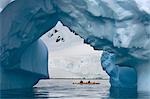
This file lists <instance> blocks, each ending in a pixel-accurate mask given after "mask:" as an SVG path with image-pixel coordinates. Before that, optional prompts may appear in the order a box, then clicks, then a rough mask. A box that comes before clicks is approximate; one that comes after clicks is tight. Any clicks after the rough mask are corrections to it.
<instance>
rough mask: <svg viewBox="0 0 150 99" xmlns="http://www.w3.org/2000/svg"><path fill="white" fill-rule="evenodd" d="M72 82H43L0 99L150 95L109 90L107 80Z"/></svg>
mask: <svg viewBox="0 0 150 99" xmlns="http://www.w3.org/2000/svg"><path fill="white" fill-rule="evenodd" d="M72 82H73V80H44V81H40V82H39V84H38V85H37V86H35V87H34V88H33V89H15V90H5V91H0V99H116V98H117V99H143V98H144V99H150V93H145V92H138V93H137V91H136V88H135V89H122V88H114V87H111V88H110V85H109V82H108V80H98V81H96V82H100V84H98V85H76V84H72ZM76 82H78V81H76Z"/></svg>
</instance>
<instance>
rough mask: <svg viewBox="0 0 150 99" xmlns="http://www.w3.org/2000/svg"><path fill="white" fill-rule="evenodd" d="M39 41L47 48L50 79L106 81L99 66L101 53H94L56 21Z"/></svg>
mask: <svg viewBox="0 0 150 99" xmlns="http://www.w3.org/2000/svg"><path fill="white" fill-rule="evenodd" d="M40 39H41V40H42V41H43V42H44V43H45V44H46V46H47V48H48V52H49V54H48V73H49V77H50V79H52V78H69V79H70V78H75V79H77V78H79V79H83V78H84V79H99V78H100V79H108V75H107V74H106V73H105V72H104V71H103V70H102V67H101V66H100V65H101V64H100V61H99V59H100V55H101V53H102V51H96V50H94V49H93V47H91V46H90V45H88V44H85V43H84V39H83V38H81V37H80V36H79V35H77V34H76V33H74V32H72V31H70V29H69V28H68V27H67V26H64V25H63V23H61V22H60V21H58V23H57V24H56V26H55V27H53V28H52V29H51V30H50V31H48V32H47V33H45V34H44V35H42V37H40Z"/></svg>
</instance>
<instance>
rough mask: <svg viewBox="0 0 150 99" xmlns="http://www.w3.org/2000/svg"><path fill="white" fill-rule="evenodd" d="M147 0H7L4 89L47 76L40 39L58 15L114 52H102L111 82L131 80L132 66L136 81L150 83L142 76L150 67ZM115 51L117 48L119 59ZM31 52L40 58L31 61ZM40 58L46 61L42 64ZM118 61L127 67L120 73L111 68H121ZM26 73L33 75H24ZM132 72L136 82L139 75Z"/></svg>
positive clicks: (1, 30) (2, 28)
mask: <svg viewBox="0 0 150 99" xmlns="http://www.w3.org/2000/svg"><path fill="white" fill-rule="evenodd" d="M149 3H150V2H149V1H148V0H143V1H142V2H141V1H140V0H130V1H129V0H107V1H106V0H82V1H81V0H16V1H14V2H12V3H10V4H8V5H7V7H5V8H4V9H3V11H2V12H1V14H0V22H1V24H0V39H1V42H0V48H1V51H0V55H1V56H0V57H1V59H0V61H1V66H0V67H1V68H0V70H1V75H0V76H1V82H0V84H1V89H7V88H6V87H5V86H7V85H8V86H7V87H8V88H13V87H14V88H22V87H31V86H33V85H34V84H35V83H36V82H37V81H38V80H39V79H40V78H47V51H46V47H44V44H43V43H42V42H41V41H39V40H38V39H39V37H40V36H41V35H43V34H44V33H46V32H47V31H48V30H50V29H51V28H52V27H53V26H55V24H56V23H57V21H59V20H60V21H62V22H63V24H64V25H67V26H68V27H69V28H70V29H71V30H74V31H75V32H76V33H78V35H80V36H81V37H82V38H83V39H84V40H85V43H88V44H90V45H91V46H93V47H94V49H96V50H105V51H107V52H108V53H110V54H105V53H104V57H102V58H103V59H104V60H103V62H102V65H103V68H104V70H106V72H107V73H108V74H109V75H110V77H111V78H112V79H111V84H112V86H118V87H122V86H124V85H125V86H126V84H130V83H132V78H131V77H127V76H125V74H127V73H128V69H127V68H129V71H130V69H131V75H134V73H132V70H133V69H134V70H135V69H136V70H137V71H138V83H139V84H138V87H139V89H143V88H142V86H143V85H144V84H145V83H144V82H146V83H149V79H150V77H147V78H148V80H146V79H145V78H143V77H146V73H143V71H141V69H139V68H142V69H145V68H148V69H147V70H149V66H148V65H149V58H150V50H149V49H150V48H149V45H150V43H149V42H150V39H149V34H150V26H149V21H150V15H149V14H150V10H149V9H150V6H149V5H148V4H149ZM137 40H138V41H137ZM36 48H38V49H36ZM43 51H45V52H43ZM41 52H42V53H41ZM31 53H32V54H33V55H32V54H31ZM37 53H38V54H37ZM111 53H114V54H115V60H114V59H113V58H111V57H112V56H113V55H112V54H111ZM31 55H32V56H31ZM105 56H106V57H107V58H106V57H105ZM31 57H39V58H37V59H35V60H33V61H31V60H30V59H29V58H31ZM43 59H44V60H43ZM37 61H38V62H39V63H38V64H37V63H36V62H37ZM41 64H42V66H43V67H41V66H38V65H41ZM142 64H144V66H142ZM26 65H28V66H29V67H27V66H26ZM34 66H35V67H34ZM109 66H110V68H108V67H109ZM115 66H117V67H118V68H117V69H116V68H115ZM120 66H123V67H127V68H125V71H126V70H127V71H126V72H125V73H123V72H124V68H123V72H120V74H119V76H118V75H117V76H116V75H115V74H113V73H117V74H118V70H119V71H121V70H122V67H121V68H120ZM42 69H43V70H42ZM120 69H121V70H120ZM134 70H133V72H134ZM26 73H27V75H29V74H30V73H31V74H30V75H33V77H32V76H30V77H28V78H26V77H25V76H26ZM147 73H149V71H147ZM17 74H20V75H17ZM21 74H22V75H21ZM10 75H11V76H10ZM16 75H17V76H16ZM24 77H25V78H26V79H24V80H22V79H23V78H24ZM118 77H119V78H120V79H118ZM123 77H124V78H125V79H126V80H125V81H124V78H123ZM133 78H135V81H133V83H134V84H133V85H134V86H136V76H133ZM116 79H117V81H115V80H116ZM7 80H8V82H7V83H5V82H6V81H7ZM9 80H10V81H9ZM15 80H17V81H20V82H19V84H18V83H17V82H16V81H15ZM29 80H30V81H31V82H29ZM21 81H23V82H21ZM113 81H114V83H113ZM126 81H127V83H124V82H126ZM128 81H131V82H128ZM120 82H121V83H122V84H121V83H120ZM13 83H14V84H13ZM25 83H28V84H25ZM117 83H120V84H117ZM5 84H6V85H5ZM11 84H12V85H13V86H12V85H11ZM17 84H18V86H17ZM14 85H16V86H14ZM19 85H20V86H19ZM24 85H26V86H24ZM2 86H3V87H4V88H2ZM126 87H128V86H126ZM131 87H132V86H131ZM148 88H149V89H150V85H149V87H148Z"/></svg>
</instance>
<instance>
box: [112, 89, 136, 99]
mask: <svg viewBox="0 0 150 99" xmlns="http://www.w3.org/2000/svg"><path fill="white" fill-rule="evenodd" d="M110 97H111V98H118V99H122V98H132V99H133V98H134V99H137V88H116V87H110Z"/></svg>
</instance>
